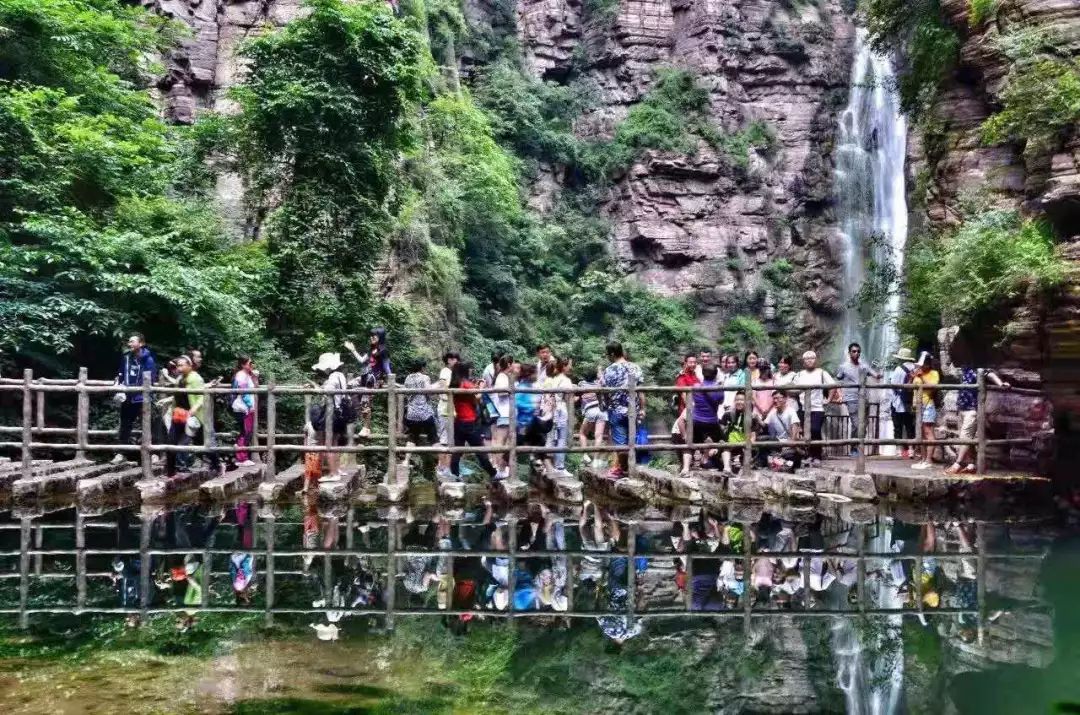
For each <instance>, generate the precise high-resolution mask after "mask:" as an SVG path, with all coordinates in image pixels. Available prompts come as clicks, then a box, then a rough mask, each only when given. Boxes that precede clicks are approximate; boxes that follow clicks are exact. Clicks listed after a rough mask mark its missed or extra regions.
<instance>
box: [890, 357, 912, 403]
mask: <svg viewBox="0 0 1080 715" xmlns="http://www.w3.org/2000/svg"><path fill="white" fill-rule="evenodd" d="M900 369H901V370H903V371H904V384H905V385H910V384H911V378H912V377H914V376H915V373H913V372H912V371H911V370H908V369H907V368H906V367H904V366H903V365H901V366H900ZM894 392H896V394H897V397H899V398H900V404H902V405H903V406H904V411H905V412H911V405H912V404H913V403H914V401H915V390H894Z"/></svg>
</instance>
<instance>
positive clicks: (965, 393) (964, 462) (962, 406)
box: [941, 352, 1010, 474]
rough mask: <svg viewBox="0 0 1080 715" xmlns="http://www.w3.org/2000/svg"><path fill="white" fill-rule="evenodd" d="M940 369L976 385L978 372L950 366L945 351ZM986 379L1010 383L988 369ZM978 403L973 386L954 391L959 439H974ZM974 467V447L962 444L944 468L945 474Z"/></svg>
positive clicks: (1000, 384)
mask: <svg viewBox="0 0 1080 715" xmlns="http://www.w3.org/2000/svg"><path fill="white" fill-rule="evenodd" d="M941 371H942V372H943V373H945V374H946V375H949V376H950V377H953V378H959V379H960V383H961V384H963V385H973V386H974V385H977V384H978V382H979V374H978V372H976V371H975V368H972V367H960V368H956V367H952V366H951V365H948V366H947V364H946V362H945V353H944V352H942V368H941ZM986 381H987V382H989V383H991V384H993V385H997V386H998V387H1001V388H1004V389H1006V390H1007V389H1009V387H1010V385H1009V383H1007V382H1003V381H1002V379H1001V378H1000V377H998V375H997V374H996V373H994V372H992V371H990V370H987V371H986ZM978 404H979V392H978V389H977V388H975V387H970V388H966V389H963V390H957V393H956V409H957V411H958V412H959V413H960V429H959V437H960V439H969V440H974V439H975V437H976V434H977V432H978V423H979V420H978V415H979V413H978ZM976 471H977V470H976V468H975V447H974V445H970V444H967V445H964V446H962V447H960V450H959V451H958V452H957V453H956V461H954V462H953V463H952V465H950V466H949V468H948V469H946V470H945V472H946V473H947V474H959V473H960V472H964V473H967V474H974V473H975V472H976Z"/></svg>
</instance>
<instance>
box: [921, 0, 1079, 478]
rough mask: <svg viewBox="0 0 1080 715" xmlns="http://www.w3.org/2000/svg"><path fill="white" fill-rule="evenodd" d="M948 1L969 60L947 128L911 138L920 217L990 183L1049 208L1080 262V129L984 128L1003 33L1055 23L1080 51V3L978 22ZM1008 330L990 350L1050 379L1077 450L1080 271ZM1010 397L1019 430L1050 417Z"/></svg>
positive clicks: (950, 214) (952, 89) (999, 10)
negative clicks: (1019, 138) (990, 141)
mask: <svg viewBox="0 0 1080 715" xmlns="http://www.w3.org/2000/svg"><path fill="white" fill-rule="evenodd" d="M942 8H943V10H944V12H945V14H946V16H947V17H948V20H949V22H950V23H951V24H952V26H953V27H954V28H955V30H956V31H957V32H958V33H960V37H961V45H960V53H959V63H958V66H957V67H956V70H955V71H954V72H953V73H951V75H950V77H949V78H948V79H947V81H946V83H945V86H944V87H943V90H942V94H941V99H940V102H939V106H938V113H939V117H940V122H941V125H940V128H941V129H942V130H943V134H942V135H941V136H938V137H936V138H935V142H934V147H932V148H931V149H930V150H929V151H927V150H926V147H924V146H923V142H922V141H921V137H920V135H919V131H918V129H914V130H913V133H912V137H911V140H910V141H909V142H908V146H909V150H910V155H911V156H910V162H909V165H910V173H911V177H910V181H909V183H908V185H909V186H915V187H920V188H919V189H918V191H916V192H913V194H912V196H911V199H912V200H911V201H909V206H911V207H912V209H913V211H914V215H913V216H912V225H913V226H919V225H924V226H925V225H927V224H929V225H931V226H937V227H941V226H945V225H950V224H953V223H955V222H956V221H957V220H958V215H959V213H958V206H959V205H960V202H961V200H962V198H963V197H964V195H965V194H966V193H969V192H973V191H987V190H989V192H990V195H991V196H992V199H993V201H994V202H995V203H997V204H1000V205H1004V206H1017V207H1021V208H1022V209H1024V210H1025V211H1027V212H1032V213H1041V214H1044V215H1045V216H1046V217H1047V218H1048V219H1049V220H1050V221H1051V223H1052V224H1053V227H1054V229H1055V231H1056V232H1057V234H1058V236H1059V238H1060V239H1061V246H1060V250H1061V254H1062V255H1063V256H1064V257H1065V258H1067V259H1068V260H1069V261H1070V262H1071V263H1073V264H1074V265H1075V266H1076V268H1077V269H1078V270H1080V132H1077V131H1075V130H1073V131H1072V132H1066V133H1065V135H1064V136H1062V137H1061V138H1060V140H1059V141H1056V142H1054V143H1051V144H1050V145H1047V146H1035V145H1034V144H1031V145H1026V144H1025V143H1014V144H1003V145H996V146H991V145H987V144H985V143H984V142H983V141H982V140H981V138H980V136H979V127H980V125H981V124H982V122H983V121H985V120H986V118H987V117H989V116H990V115H991V114H992V113H993V112H994V111H995V110H996V109H999V108H1000V106H1001V92H1002V89H1003V87H1004V80H1005V77H1006V74H1007V72H1008V68H1009V62H1010V60H1009V58H1008V57H1006V56H1005V55H1004V54H1003V53H1002V51H1001V50H1000V47H999V42H998V40H999V38H1000V37H1002V36H1003V35H1004V34H1006V33H1009V32H1011V31H1014V30H1017V29H1020V28H1030V29H1032V30H1035V31H1048V32H1053V33H1054V35H1055V37H1056V38H1058V43H1059V44H1058V51H1059V52H1063V53H1070V52H1071V53H1072V54H1074V55H1076V54H1080V4H1078V3H1076V2H1075V1H1074V0H1002V1H1001V2H999V3H997V4H996V6H995V8H994V11H993V15H992V17H991V18H989V19H988V20H987V21H986V22H982V23H979V24H977V25H975V26H972V24H971V23H970V22H969V8H970V3H969V2H968V0H942ZM1008 335H1009V339H1008V341H1007V343H1006V344H1005V345H1004V346H1003V348H1002V349H1000V350H996V351H990V352H987V353H986V354H985V355H984V356H983V358H984V360H985V361H986V362H988V363H992V364H995V365H997V366H998V367H999V368H1000V370H1001V372H1002V373H1003V374H1004V375H1005V376H1006V378H1007V379H1010V380H1011V381H1012V382H1013V383H1015V384H1021V385H1027V386H1033V387H1034V386H1042V387H1045V388H1046V389H1047V392H1048V393H1049V394H1051V395H1052V396H1053V407H1054V420H1055V424H1056V427H1057V438H1058V442H1059V451H1062V450H1064V451H1065V452H1068V453H1070V454H1072V453H1074V452H1075V450H1076V449H1077V447H1076V441H1077V439H1078V437H1077V428H1076V427H1075V425H1076V419H1075V416H1076V415H1078V414H1080V391H1078V390H1077V389H1076V386H1077V385H1078V384H1080V280H1078V279H1077V278H1076V276H1075V274H1074V276H1073V277H1072V278H1071V279H1070V280H1069V281H1068V285H1067V286H1066V287H1065V289H1064V291H1063V292H1062V294H1061V295H1060V296H1058V297H1056V298H1055V299H1054V300H1052V301H1048V302H1045V303H1033V304H1029V305H1024V306H1022V307H1020V308H1019V309H1017V310H1016V311H1015V313H1014V314H1013V315H1012V318H1011V322H1010V325H1009V329H1008ZM1003 399H1004V400H1005V401H1006V402H1007V403H1008V404H1007V405H1005V407H1006V408H1007V409H1006V412H1007V413H1008V414H1007V415H1006V417H1005V418H1004V421H1002V424H1001V425H1000V427H1001V430H1000V431H1001V432H1002V433H1008V434H1013V433H1015V430H1014V429H1013V427H1015V425H1016V424H1017V421H1018V420H1019V421H1022V422H1032V423H1035V422H1039V421H1040V420H1042V419H1045V416H1046V414H1047V406H1046V405H1045V404H1043V403H1042V402H1041V401H1037V400H1034V401H1033V400H1025V399H1023V398H1019V397H1013V398H1003ZM992 426H993V425H992ZM1028 434H1030V432H1028ZM1058 463H1059V464H1064V463H1065V462H1064V461H1063V460H1062V459H1059V460H1058Z"/></svg>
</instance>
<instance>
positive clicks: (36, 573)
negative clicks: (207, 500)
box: [0, 504, 1045, 642]
mask: <svg viewBox="0 0 1080 715" xmlns="http://www.w3.org/2000/svg"><path fill="white" fill-rule="evenodd" d="M251 507H252V508H251V511H250V513H252V514H255V513H256V512H255V509H254V504H252V505H251ZM361 509H362V508H361V507H355V506H352V507H349V508H348V511H347V512H346V514H345V515H344V518H345V524H344V526H345V528H344V529H343V531H344V548H342V549H337V548H315V549H296V548H278V547H277V544H276V537H275V533H276V531H277V528H278V527H282V526H300V525H301V524H302V523H301V522H296V521H288V520H285V519H279V518H278V517H277V516H276V515H275V514H272V513H271V514H266V513H264V514H263V515H262V516H260V517H259V518H258V521H257V522H255V523H253V524H252V546H251V548H243V547H242V546H239V545H238V546H236V547H235V548H232V549H227V548H214V547H208V546H204V547H188V548H184V547H180V548H152V547H151V541H152V539H151V534H152V530H153V525H154V517H153V516H151V517H150V518H144V519H143V521H142V523H141V525H140V531H139V547H138V548H137V549H135V548H126V549H125V548H88V547H87V545H86V543H87V541H86V531H87V529H88V528H96V529H110V528H115V529H119V528H120V524H119V522H118V521H110V522H95V521H92V520H87V519H86V518H85V517H83V515H82V514H80V513H79V512H78V511H76V515H75V520H74V523H73V524H56V523H48V524H34V523H33V519H32V518H31V517H23V518H21V520H20V522H19V523H18V524H0V531H10V530H18V531H19V534H20V546H19V549H18V550H7V551H0V558H11V557H18V558H19V572H18V574H0V579H10V578H18V579H19V604H18V607H17V608H16V607H4V604H0V614H6V615H17V616H18V617H19V622H20V624H21V625H22V626H23V627H26V626H28V625H29V619H30V616H32V615H36V614H133V615H142V616H147V615H150V614H163V613H184V612H209V613H240V614H251V613H263V614H264V617H265V619H266V621H267V622H268V623H269V622H272V621H273V618H274V616H275V615H276V614H325V613H327V612H337V613H341V614H343V615H361V616H381V617H383V618H384V619H385V620H386V622H387V624H388V625H392V623H393V619H394V618H395V617H396V616H417V615H443V616H449V615H466V614H471V615H483V616H486V617H492V618H500V619H519V618H529V617H535V616H548V617H550V616H557V617H567V618H595V617H598V616H605V615H613V616H626V617H628V618H644V619H666V618H692V619H700V618H709V619H715V618H743V619H744V623H745V626H746V628H748V629H749V627H750V624H751V622H752V620H753V619H754V618H768V617H776V616H797V617H817V616H843V615H848V616H853V615H863V616H884V615H905V614H906V615H915V614H920V615H930V614H938V615H967V616H974V617H976V618H977V626H978V636H979V638H980V642H981V641H982V638H983V634H984V630H985V627H986V625H987V617H988V609H987V598H986V595H987V573H988V571H987V565H988V562H989V561H990V560H995V561H1001V560H1014V561H1015V560H1033V559H1034V560H1041V559H1043V558H1044V557H1045V553H1043V552H1042V551H1032V552H1008V551H996V552H995V551H989V550H988V549H987V548H986V542H987V540H986V535H985V528H984V525H983V524H982V523H976V524H975V538H974V543H973V544H972V545H971V549H972V550H971V551H967V552H931V551H924V552H921V553H894V552H892V551H886V552H876V551H868V550H866V545H867V543H868V536H869V535H870V534H871V533H872V532H873V531H874V530H875V529H876V528H877V527H878V526H879V524H877V523H875V524H871V525H863V524H852V525H850V528H851V529H852V530H853V531H854V534H853V538H852V539H849V540H848V542H847V543H848V545H847V546H846V547H845V548H844V549H838V548H832V549H824V550H813V549H798V550H793V551H762V550H755V549H754V544H753V539H752V538H751V534H752V529H751V525H750V524H745V523H744V524H741V527H742V530H743V534H744V538H743V542H742V543H743V548H742V551H741V553H740V552H732V553H699V552H692V553H687V551H686V550H685V549H684V550H674V551H666V550H665V551H655V552H654V551H649V550H645V551H639V550H638V540H637V536H638V535H639V533H643V532H641V531H640V529H639V527H641V526H642V525H644V524H648V526H649V527H652V528H650V529H649V531H650V532H652V533H658V532H657V530H656V528H655V527H658V526H659V527H666V528H668V529H670V530H671V532H672V533H674V522H656V521H649V522H638V521H635V520H629V521H626V522H624V523H625V525H626V530H625V532H624V534H625V544H624V545H621V546H620V545H619V544H615V545H614V546H613V548H612V550H610V551H593V550H589V549H582V550H550V549H545V550H527V551H522V550H520V549H519V548H518V544H517V534H518V523H519V522H518V519H517V517H515V516H513V515H510V516H508V517H507V518H506V519H505V520H502V521H501V522H500V525H499V526H497V528H499V529H504V530H505V531H504V532H503V533H504V535H505V537H506V538H505V543H506V548H504V549H498V548H487V549H475V550H474V549H463V548H453V549H438V548H429V549H419V548H407V547H404V548H403V546H402V542H403V538H402V533H401V530H402V521H401V519H397V518H387V519H385V520H382V519H380V520H378V521H366V520H364V518H363V516H362V514H363V512H362V511H361ZM358 514H359V515H360V518H359V520H358V518H357V517H358ZM339 518H340V517H339ZM359 523H362V524H365V525H366V526H367V527H369V528H368V529H367V531H368V533H369V534H375V533H376V531H375V529H374V528H371V527H376V528H380V529H385V541H386V546H385V548H360V549H357V548H354V546H355V544H354V540H355V539H354V537H355V533H356V531H357V530H358V526H359ZM260 524H261V525H262V526H263V529H262V530H261V533H262V539H261V540H262V542H263V543H262V544H261V545H260V543H259V542H260V530H259V529H258V528H257V526H258V525H260ZM465 525H471V526H481V524H478V523H475V522H467V523H466V522H461V523H459V524H457V526H465ZM219 526H226V525H224V524H222V525H219ZM178 528H179V527H178ZM930 528H934V527H933V526H932V525H931V526H930ZM43 529H48V530H73V531H74V542H75V548H64V549H56V548H43V547H42V539H41V536H40V535H41V532H42V530H43ZM335 533H336V532H335ZM369 538H370V537H369ZM372 540H373V541H376V543H378V540H377V539H372ZM365 543H368V542H365ZM237 552H242V553H247V554H252V555H254V556H256V557H258V558H259V559H260V560H261V564H262V573H263V578H264V584H265V585H264V587H263V588H262V589H260V590H261V591H262V592H263V594H264V597H265V603H264V604H262V605H261V606H260V605H252V606H224V605H214V604H211V603H210V593H211V590H210V588H209V586H210V579H211V578H212V577H213V576H215V575H224V573H226V572H224V571H214V570H213V568H212V566H213V560H214V557H221V556H226V557H227V556H229V555H231V554H234V553H237ZM181 555H184V556H186V555H195V556H197V557H199V558H201V563H202V569H201V571H200V573H201V579H202V582H201V587H202V588H201V600H200V602H199V603H197V604H184V605H182V606H180V605H178V606H165V605H159V604H154V603H152V602H151V594H152V592H153V591H152V583H151V578H152V561H153V557H167V556H181ZM102 556H106V557H135V556H138V558H139V565H140V567H139V590H138V595H139V603H138V605H137V606H131V607H124V606H115V607H112V606H102V605H95V604H92V603H88V598H87V591H88V589H87V581H88V579H91V578H102V577H106V576H109V575H110V574H109V572H99V571H90V570H88V558H93V557H102ZM417 556H420V557H426V558H430V559H433V560H435V559H440V558H446V559H449V563H448V564H447V566H446V568H447V569H448V570H449V571H450V573H451V574H452V573H453V568H454V566H453V560H454V559H456V558H480V557H484V556H487V557H506V558H508V561H509V565H508V570H507V574H508V582H507V583H506V589H507V591H508V593H509V594H510V598H509V599H508V604H507V606H506V608H505V609H504V610H498V609H484V610H476V609H461V608H452V607H448V608H429V607H413V606H410V605H401V604H399V603H398V600H397V599H396V598H395V584H396V581H397V578H398V575H399V573H398V572H399V568H398V560H399V559H402V558H407V557H417ZM44 557H54V558H55V557H74V560H75V572H74V573H71V572H65V573H62V574H61V573H55V572H49V571H45V570H44V569H43V559H44ZM298 557H322V558H323V559H324V562H323V565H324V568H323V577H322V588H323V593H324V595H325V594H329V593H331V592H332V588H333V581H334V576H333V573H332V572H333V569H332V560H333V559H335V558H338V559H343V560H344V559H346V558H347V557H365V558H366V559H369V560H370V562H369V563H370V564H371V571H372V573H373V574H378V573H379V571H380V570H381V571H382V573H381V577H382V580H383V584H384V585H383V591H382V593H383V601H384V602H383V604H381V605H380V606H379V607H368V608H349V607H345V606H336V605H333V604H332V603H329V602H328V603H327V605H325V606H320V607H315V606H313V607H310V608H307V607H297V606H291V605H278V604H277V603H276V595H277V591H276V589H277V583H278V582H277V581H275V578H276V577H279V576H286V575H289V576H305V575H311V576H315V577H316V578H317V574H315V573H313V572H311V571H296V570H286V569H279V568H278V563H279V561H278V560H280V559H288V558H298ZM586 557H587V558H590V559H596V560H598V561H602V562H609V561H610V560H612V559H617V558H623V559H626V576H625V578H626V586H627V590H628V598H627V606H626V609H625V610H621V611H612V610H588V609H580V608H575V606H574V587H575V583H576V581H577V578H576V572H575V560H576V559H584V558H586ZM636 557H644V558H646V559H650V558H652V559H655V558H671V559H674V558H679V559H681V560H682V562H683V564H684V567H685V571H686V575H687V587H686V594H685V596H680V597H679V598H681V599H682V600H683V604H682V605H681V606H675V607H663V608H653V607H646V608H644V609H642V608H641V607H640V606H639V604H638V603H637V599H636V597H635V588H636V584H637V578H638V564H637V559H636ZM931 557H932V558H934V559H935V560H937V561H938V562H947V561H973V562H974V573H975V581H976V589H977V590H976V594H977V595H976V604H975V607H974V608H971V607H967V608H965V607H948V606H946V607H934V608H929V607H924V603H923V598H922V596H923V593H922V590H921V589H922V581H921V578H919V575H920V574H922V573H923V563H924V560H926V559H930V558H931ZM560 558H565V559H567V560H568V567H567V580H566V594H565V595H566V597H567V604H568V607H567V609H566V610H565V611H554V610H552V611H538V610H532V609H530V610H518V609H517V608H516V606H515V600H514V598H513V594H515V593H516V584H515V579H516V577H517V573H518V569H517V566H518V564H519V563H520V562H521V561H523V560H524V561H527V560H532V559H560ZM762 558H767V559H785V558H792V559H800V562H799V564H798V566H797V567H796V568H797V569H798V570H799V571H800V572H801V582H802V602H801V604H800V608H801V610H778V609H775V608H764V609H763V608H759V607H758V604H757V603H756V599H755V593H754V591H755V589H754V588H753V587H752V585H751V584H752V574H753V565H754V562H755V560H757V559H762ZM812 558H822V559H842V560H844V561H845V562H848V563H851V562H854V563H855V564H856V572H855V583H854V584H853V587H854V594H855V603H854V604H853V606H852V608H850V609H839V608H821V607H818V606H817V605H816V604H814V603H812V602H811V600H810V599H811V591H812V585H811V584H812V579H811V559H812ZM721 559H725V560H732V561H741V563H742V567H743V584H744V590H743V593H742V596H741V599H740V602H739V603H738V607H735V608H729V609H728V610H703V609H701V608H695V607H694V601H693V591H694V589H693V581H694V579H693V574H694V566H695V563H697V564H700V563H701V562H702V561H709V560H721ZM894 560H899V561H905V562H912V565H913V569H912V571H913V576H912V578H911V584H912V587H913V588H914V590H915V599H914V604H913V605H912V606H911V607H907V608H884V607H880V606H878V605H876V604H875V603H874V602H873V599H871V598H870V597H869V596H868V593H867V588H866V581H867V570H868V566H869V567H878V566H881V565H883V564H882V563H881V562H889V561H894ZM32 562H33V565H32ZM379 564H381V565H382V569H380V568H379ZM60 578H67V579H72V578H73V579H74V580H75V592H76V594H75V598H76V600H75V602H74V603H66V604H65V603H61V604H52V605H48V606H31V605H29V600H30V585H31V583H32V582H33V580H35V579H49V580H55V579H60ZM847 588H848V589H849V592H850V589H851V588H852V585H848V587H847ZM450 605H452V604H450ZM1033 605H1034V606H1035V607H1039V604H1033ZM1029 607H1031V606H1025V607H1024V608H1029ZM1014 610H1020V609H1014Z"/></svg>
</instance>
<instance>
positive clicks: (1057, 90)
mask: <svg viewBox="0 0 1080 715" xmlns="http://www.w3.org/2000/svg"><path fill="white" fill-rule="evenodd" d="M1064 44H1066V43H1065V42H1064V38H1062V37H1059V36H1058V33H1055V32H1049V31H1038V30H1034V31H1033V30H1028V29H1020V30H1015V31H1013V32H1010V33H1008V34H1006V35H1004V36H1003V37H1001V38H1000V39H999V40H998V42H997V48H998V50H999V51H1000V52H1002V54H1004V55H1005V56H1006V57H1007V58H1008V59H1009V73H1008V75H1007V76H1006V81H1005V87H1004V89H1003V90H1002V92H1001V105H1002V106H1001V110H1000V111H998V112H997V113H995V114H994V115H993V116H991V117H990V118H989V119H988V120H986V122H985V123H984V124H983V126H982V136H983V139H984V141H986V142H988V143H992V144H993V143H998V142H1003V141H1026V142H1028V143H1029V145H1032V146H1035V147H1041V146H1044V145H1046V144H1047V143H1050V144H1054V143H1056V142H1057V141H1058V140H1059V139H1060V137H1061V135H1062V133H1063V132H1064V131H1067V130H1071V129H1073V128H1074V127H1075V126H1076V124H1077V122H1080V60H1078V59H1076V58H1075V57H1071V56H1068V55H1064V56H1063V55H1060V54H1059V51H1060V50H1059V48H1060V47H1062V46H1063V45H1064Z"/></svg>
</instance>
